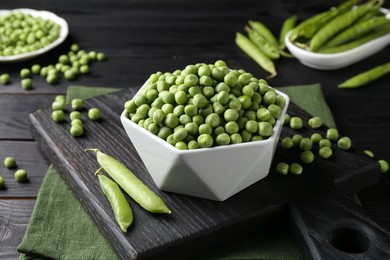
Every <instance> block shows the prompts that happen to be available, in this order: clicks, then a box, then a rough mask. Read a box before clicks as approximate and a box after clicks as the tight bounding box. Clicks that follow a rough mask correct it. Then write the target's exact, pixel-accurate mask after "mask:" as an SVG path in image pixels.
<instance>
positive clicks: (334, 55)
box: [285, 31, 390, 59]
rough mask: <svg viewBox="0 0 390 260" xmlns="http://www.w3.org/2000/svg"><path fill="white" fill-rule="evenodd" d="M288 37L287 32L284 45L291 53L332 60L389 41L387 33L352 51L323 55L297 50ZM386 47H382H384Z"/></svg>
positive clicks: (389, 37) (389, 34)
mask: <svg viewBox="0 0 390 260" xmlns="http://www.w3.org/2000/svg"><path fill="white" fill-rule="evenodd" d="M290 35H291V31H289V32H288V33H287V34H286V37H285V43H286V45H287V48H288V49H289V50H290V51H291V52H296V53H299V54H300V55H302V56H306V57H310V58H318V59H334V58H343V57H345V56H350V55H354V54H355V53H359V52H361V51H362V50H365V49H369V48H370V46H372V45H374V44H377V43H380V42H382V41H384V42H386V40H387V39H388V40H389V43H390V33H388V34H386V35H384V36H382V37H379V38H377V39H375V40H371V41H369V42H366V43H365V44H362V45H360V46H358V47H355V48H353V49H350V50H348V51H343V52H339V53H330V54H325V53H315V52H311V51H308V50H305V49H302V48H299V47H298V46H296V45H295V44H293V43H292V42H291V41H290V39H289V36H290ZM389 43H387V44H389ZM387 44H386V45H387ZM386 45H384V46H386ZM296 58H300V57H296Z"/></svg>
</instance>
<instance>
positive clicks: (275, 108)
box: [268, 104, 282, 119]
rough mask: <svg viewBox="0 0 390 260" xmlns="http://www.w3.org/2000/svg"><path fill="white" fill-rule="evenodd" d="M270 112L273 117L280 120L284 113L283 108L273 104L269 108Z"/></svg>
mask: <svg viewBox="0 0 390 260" xmlns="http://www.w3.org/2000/svg"><path fill="white" fill-rule="evenodd" d="M268 111H269V112H270V114H271V116H273V117H274V118H276V119H278V118H279V117H280V115H281V113H282V108H281V107H280V106H278V105H275V104H271V105H269V106H268Z"/></svg>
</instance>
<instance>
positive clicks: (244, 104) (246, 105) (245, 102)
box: [238, 95, 252, 109]
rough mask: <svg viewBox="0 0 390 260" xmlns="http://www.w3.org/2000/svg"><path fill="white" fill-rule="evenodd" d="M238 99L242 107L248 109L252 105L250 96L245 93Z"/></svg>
mask: <svg viewBox="0 0 390 260" xmlns="http://www.w3.org/2000/svg"><path fill="white" fill-rule="evenodd" d="M238 100H239V101H240V103H241V108H242V109H248V108H249V107H250V106H251V105H252V101H251V98H250V97H249V96H247V95H241V96H239V97H238Z"/></svg>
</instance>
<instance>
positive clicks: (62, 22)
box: [0, 8, 69, 62]
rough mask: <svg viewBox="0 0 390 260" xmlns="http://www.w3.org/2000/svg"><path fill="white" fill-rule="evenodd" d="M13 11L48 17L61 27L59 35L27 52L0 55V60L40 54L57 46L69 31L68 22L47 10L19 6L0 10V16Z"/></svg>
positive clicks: (25, 58) (17, 59)
mask: <svg viewBox="0 0 390 260" xmlns="http://www.w3.org/2000/svg"><path fill="white" fill-rule="evenodd" d="M15 12H22V13H25V14H31V15H32V16H34V17H41V18H43V19H50V20H52V21H53V22H55V23H56V24H58V25H59V26H60V27H61V32H60V36H59V37H58V38H57V39H56V40H55V41H53V42H52V43H50V44H49V45H46V46H45V47H43V48H41V49H38V50H35V51H32V52H27V53H22V54H18V55H12V56H0V62H18V61H24V60H28V59H31V58H33V57H36V56H38V55H41V54H43V53H45V52H47V51H49V50H51V49H53V48H55V47H57V46H58V45H59V44H61V43H62V42H63V41H64V40H65V39H66V37H67V36H68V33H69V28H68V23H67V22H66V21H65V20H64V19H63V18H61V17H59V16H57V15H56V14H54V13H52V12H49V11H37V10H33V9H28V8H20V9H13V10H0V16H4V15H7V14H9V13H15Z"/></svg>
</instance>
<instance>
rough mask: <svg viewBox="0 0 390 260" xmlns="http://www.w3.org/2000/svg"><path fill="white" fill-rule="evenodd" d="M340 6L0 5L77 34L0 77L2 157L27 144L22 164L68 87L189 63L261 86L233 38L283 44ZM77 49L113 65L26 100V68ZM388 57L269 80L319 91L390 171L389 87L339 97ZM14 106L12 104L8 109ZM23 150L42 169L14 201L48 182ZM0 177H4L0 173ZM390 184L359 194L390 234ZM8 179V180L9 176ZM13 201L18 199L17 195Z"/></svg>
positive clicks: (132, 78) (1, 68) (26, 1)
mask: <svg viewBox="0 0 390 260" xmlns="http://www.w3.org/2000/svg"><path fill="white" fill-rule="evenodd" d="M338 2H339V1H336V0H332V1H329V0H319V1H311V0H293V1H284V0H282V1H273V0H264V1H252V0H243V1H240V2H236V1H224V0H213V1H209V0H199V1H196V2H193V1H182V0H169V1H164V3H163V4H162V3H161V2H158V1H155V0H141V1H139V0H135V1H122V0H110V1H107V0H86V1H75V0H56V1H49V2H48V1H45V0H35V1H30V0H18V1H15V0H2V1H1V8H2V9H13V8H19V7H28V8H34V9H38V10H50V11H53V12H55V13H57V14H58V15H60V16H62V17H64V18H65V19H66V20H67V21H68V23H69V25H70V34H69V37H68V38H67V39H66V41H65V42H64V44H62V45H61V46H59V47H58V48H56V49H54V50H53V51H51V52H49V53H47V54H45V55H43V56H41V57H38V58H37V59H33V60H31V61H26V62H23V63H13V64H0V73H4V72H7V73H10V74H11V78H12V79H11V81H12V83H11V85H8V86H2V85H0V101H1V102H0V150H1V147H3V146H2V143H3V142H4V141H5V142H9V141H15V142H20V144H15V145H12V146H7V149H8V150H7V151H10V152H11V153H13V152H15V156H17V157H19V156H18V154H19V153H20V154H25V153H24V150H25V149H23V146H24V145H23V144H24V142H25V141H28V142H30V141H31V140H32V136H31V134H30V132H29V131H28V124H27V121H28V120H27V117H26V116H27V114H28V113H29V112H31V111H35V110H36V109H39V108H43V107H48V106H50V103H51V101H52V97H54V95H56V94H63V93H65V92H66V89H67V87H68V86H69V85H88V86H113V87H120V88H131V87H133V86H137V85H140V84H142V83H143V82H144V81H145V78H146V77H147V76H148V75H150V74H151V73H153V72H155V71H157V70H162V71H171V70H174V69H176V68H178V67H183V66H185V65H187V64H190V63H196V62H207V63H209V62H214V61H215V60H216V59H224V60H226V61H227V62H228V63H229V65H231V66H237V67H243V68H245V69H246V70H247V71H251V72H253V73H254V74H255V75H256V76H258V77H263V76H265V75H266V73H265V72H264V71H263V70H261V69H259V67H258V65H257V64H256V63H255V62H253V61H251V60H250V59H249V58H248V57H247V56H246V55H245V54H243V53H242V52H241V51H240V50H238V49H237V47H236V46H235V45H234V42H233V37H234V33H235V32H236V31H242V30H243V26H244V24H245V23H246V21H247V20H248V19H258V20H261V21H263V22H264V23H266V24H267V26H269V27H270V28H271V30H272V31H273V32H274V33H275V34H277V33H278V31H279V28H280V25H281V23H282V21H283V19H285V18H287V17H289V16H291V15H292V14H298V16H299V17H300V18H302V19H303V18H307V17H308V16H310V15H313V14H314V13H316V12H320V11H323V10H326V9H328V8H329V6H331V5H334V4H337V3H338ZM385 7H386V8H388V7H389V3H385ZM238 10H239V11H238ZM74 42H77V43H78V44H80V46H82V47H84V48H85V49H88V50H97V51H104V52H105V53H106V54H107V56H108V59H107V61H105V62H102V63H95V64H93V66H91V68H92V71H91V74H89V75H86V76H83V77H80V78H78V79H77V80H75V81H65V80H61V81H60V83H59V84H56V85H53V86H51V85H48V84H47V83H45V81H44V80H43V79H41V78H39V77H34V78H33V82H34V84H35V87H34V89H33V90H31V91H25V90H23V89H22V88H20V77H19V71H20V69H21V68H23V67H30V66H31V65H33V64H35V63H39V64H42V65H47V64H54V63H56V62H57V58H58V56H59V55H60V54H62V53H65V52H67V51H68V49H69V46H70V44H72V43H74ZM389 51H390V46H388V47H387V48H385V49H384V50H383V51H382V52H380V53H377V54H375V55H372V56H371V57H369V58H368V59H366V60H364V61H362V62H358V63H356V64H354V65H352V66H350V67H348V68H345V69H340V70H335V71H319V70H313V69H310V68H307V67H305V66H302V65H301V64H300V63H299V62H298V61H297V60H295V59H281V60H278V61H277V62H276V66H277V69H278V72H279V74H278V76H277V77H276V78H274V79H272V80H270V84H271V85H272V86H284V85H299V84H311V83H317V82H318V83H321V84H322V87H323V91H324V94H325V97H326V100H327V102H328V104H329V106H330V108H331V110H332V112H333V113H334V116H335V119H336V123H337V125H338V128H339V130H340V132H342V133H343V134H345V135H349V136H351V137H352V139H353V141H354V142H355V143H356V144H358V145H359V146H360V147H362V148H364V149H370V150H372V151H374V152H375V154H376V156H377V158H384V159H386V160H387V161H390V136H389V133H390V132H389V130H390V120H389V112H388V111H390V103H389V102H388V100H389V99H390V91H389V88H388V78H386V77H385V78H383V79H381V80H378V81H376V82H375V84H371V85H370V86H369V87H367V88H361V89H358V90H356V91H345V90H340V89H337V87H336V86H337V84H338V83H339V82H341V81H343V80H344V79H346V78H347V77H349V76H352V75H354V74H355V73H356V72H358V71H363V70H366V69H369V68H371V67H372V66H373V65H374V64H381V63H384V62H388V55H384V54H387V53H389ZM10 100H13V102H12V103H10ZM11 107H12V109H10V108H11ZM4 111H7V113H4ZM27 146H28V147H29V144H28V145H27ZM26 150H27V151H30V153H29V154H28V155H27V158H26V159H27V160H28V158H30V159H31V162H34V161H37V162H39V163H38V164H37V166H35V164H34V163H32V164H28V168H29V169H28V170H29V171H31V172H36V173H32V177H33V179H32V183H33V184H32V183H29V184H28V186H27V185H20V187H16V186H15V187H13V189H12V194H13V195H12V197H13V196H15V197H17V198H24V197H26V195H27V197H30V196H34V195H33V194H37V192H38V189H39V183H40V181H41V180H42V179H43V175H44V172H42V173H38V172H41V171H44V168H45V167H44V166H43V164H41V162H43V161H44V160H45V159H44V157H43V156H42V154H41V153H37V152H35V149H32V150H30V148H26ZM7 153H8V152H7ZM30 167H31V168H30ZM36 170H38V171H36ZM0 174H3V175H4V173H3V172H0ZM388 176H389V175H384V176H382V177H381V180H380V182H379V183H378V184H377V185H375V186H374V187H372V188H369V189H366V190H364V191H362V192H360V193H359V197H360V199H361V201H362V202H363V207H364V208H365V209H366V210H367V211H369V213H371V214H372V215H373V216H374V217H375V219H376V220H378V221H379V222H381V223H382V224H383V226H385V227H387V228H389V229H390V222H389V219H390V217H389V215H390V210H389V207H388V201H389V197H390V188H389V187H390V183H389V177H388ZM6 178H10V176H9V175H8V174H7V177H6ZM31 186H32V187H31ZM14 188H15V189H14ZM6 192H11V189H8V190H7V191H6ZM26 192H27V193H28V194H26ZM3 194H4V193H3ZM3 196H4V195H2V193H0V201H3V200H4V199H6V200H8V199H10V198H12V197H8V195H7V196H5V197H3ZM14 203H15V205H18V204H19V203H20V205H21V206H23V205H24V201H23V200H15V201H14ZM8 206H9V204H1V203H0V218H2V217H4V213H3V212H6V211H7V210H8ZM29 210H30V212H31V210H32V207H30V208H29V207H28V206H26V215H27V211H29ZM1 227H2V224H0V228H1ZM9 228H10V229H11V230H13V231H14V232H17V233H20V234H19V235H18V238H20V239H21V237H22V234H21V233H23V232H24V231H23V230H22V229H19V228H17V227H16V226H10V227H9ZM19 242H20V240H19V241H18V240H17V239H15V240H12V241H8V243H13V245H12V246H11V247H9V248H13V250H14V248H16V246H17V244H18V243H19ZM9 245H10V244H9ZM1 246H2V244H0V252H3V248H2V247H1ZM8 256H9V257H8ZM0 258H2V257H0ZM7 258H9V259H17V253H16V252H11V251H10V252H9V253H8V255H7V257H6V259H7Z"/></svg>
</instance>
